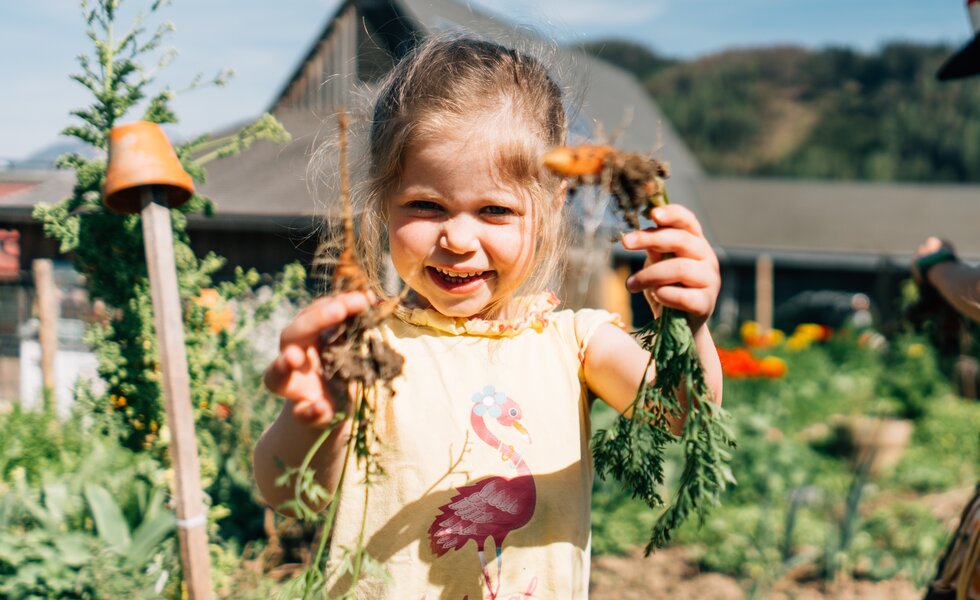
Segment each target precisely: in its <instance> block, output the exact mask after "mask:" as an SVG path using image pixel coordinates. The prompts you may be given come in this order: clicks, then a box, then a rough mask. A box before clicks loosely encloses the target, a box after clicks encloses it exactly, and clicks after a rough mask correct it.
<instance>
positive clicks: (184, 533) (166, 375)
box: [141, 186, 211, 600]
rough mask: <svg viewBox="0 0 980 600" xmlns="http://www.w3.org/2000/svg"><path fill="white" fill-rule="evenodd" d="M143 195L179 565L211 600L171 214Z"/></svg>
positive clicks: (153, 195) (192, 586)
mask: <svg viewBox="0 0 980 600" xmlns="http://www.w3.org/2000/svg"><path fill="white" fill-rule="evenodd" d="M141 194H142V200H143V211H142V218H143V244H144V247H145V248H146V265H147V268H148V270H149V274H150V290H151V294H152V296H153V323H154V326H155V327H156V334H157V345H158V348H157V351H158V354H159V356H160V370H161V380H162V381H163V394H164V399H165V402H166V409H167V422H168V423H169V425H170V453H171V457H172V460H173V467H174V483H175V488H176V489H175V490H174V492H175V496H176V499H177V533H178V539H179V542H180V560H181V565H182V567H183V572H184V581H185V582H186V584H187V595H188V597H189V598H190V600H210V598H211V562H210V557H209V555H208V540H207V530H206V529H205V525H207V513H206V512H205V510H204V503H203V501H202V493H201V477H200V466H199V464H198V459H197V440H196V438H195V435H194V413H193V411H192V409H191V390H190V380H189V377H188V374H187V355H186V353H185V348H184V323H183V319H182V318H181V311H180V297H179V294H178V288H177V267H176V263H175V262H174V243H173V230H172V229H171V224H170V209H169V208H168V207H167V201H166V198H165V197H164V194H163V193H161V192H160V191H159V190H158V189H155V188H153V187H152V186H146V187H143V188H142V189H141Z"/></svg>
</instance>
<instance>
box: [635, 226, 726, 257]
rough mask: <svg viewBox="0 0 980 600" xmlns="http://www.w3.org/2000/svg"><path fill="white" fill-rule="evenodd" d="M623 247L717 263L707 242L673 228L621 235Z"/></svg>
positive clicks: (699, 237)
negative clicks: (709, 260)
mask: <svg viewBox="0 0 980 600" xmlns="http://www.w3.org/2000/svg"><path fill="white" fill-rule="evenodd" d="M623 247H624V248H626V249H627V250H646V251H647V252H649V253H659V254H667V253H671V254H676V255H678V256H683V257H686V258H693V259H698V260H702V259H711V260H713V261H717V258H716V257H715V253H714V250H712V248H711V244H709V243H708V240H706V239H704V238H703V237H701V236H699V235H696V234H694V233H691V232H690V231H686V230H684V229H676V228H673V227H660V228H654V229H644V230H642V231H631V232H629V233H627V234H625V235H623ZM652 256H653V255H652V254H651V257H652Z"/></svg>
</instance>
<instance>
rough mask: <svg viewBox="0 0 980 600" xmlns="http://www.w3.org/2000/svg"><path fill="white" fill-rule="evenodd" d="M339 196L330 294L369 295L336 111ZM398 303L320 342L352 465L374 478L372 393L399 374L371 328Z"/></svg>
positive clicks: (343, 130)
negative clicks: (339, 227) (345, 413)
mask: <svg viewBox="0 0 980 600" xmlns="http://www.w3.org/2000/svg"><path fill="white" fill-rule="evenodd" d="M338 119H339V136H340V140H339V141H340V182H341V183H340V185H341V189H340V193H341V197H342V200H343V203H344V249H343V251H342V252H341V254H340V256H339V258H338V260H337V264H336V267H335V269H334V272H333V285H332V286H331V287H332V290H331V292H332V293H334V294H342V293H347V292H363V293H365V294H369V295H370V286H369V284H368V279H367V276H366V275H365V274H364V271H363V270H362V269H361V267H360V265H359V264H358V262H357V259H356V257H355V254H354V223H353V216H352V210H351V200H350V183H349V181H348V175H347V119H346V116H345V114H344V112H343V110H341V111H340V113H339V115H338ZM400 300H401V299H400V298H397V297H396V298H391V299H387V300H384V301H382V302H380V303H378V304H374V305H372V306H369V307H368V308H367V309H365V310H364V311H363V312H361V313H359V314H357V315H353V316H351V317H348V318H347V319H346V320H345V321H344V322H343V323H341V324H339V325H338V326H337V327H335V328H334V329H333V330H332V331H330V332H328V333H327V334H326V336H325V337H324V339H323V351H322V353H321V363H322V365H323V373H322V375H323V378H324V380H325V381H326V382H327V384H328V386H329V387H330V388H332V389H339V390H341V391H342V392H343V393H346V395H347V401H348V407H349V410H350V416H351V417H352V418H353V428H352V435H351V443H353V444H354V453H355V455H356V456H357V458H358V461H360V462H362V463H366V465H365V466H366V472H367V474H368V475H369V476H371V475H373V474H376V473H380V467H379V465H378V456H377V444H376V441H377V433H376V431H375V428H374V417H375V409H376V401H377V393H376V392H377V391H378V390H379V389H383V390H385V391H386V392H387V393H389V394H390V393H392V382H393V381H394V379H395V378H396V377H398V375H400V374H401V372H402V366H403V365H404V363H405V359H404V357H402V355H400V354H398V352H396V351H395V350H394V349H393V348H392V347H391V346H389V345H388V343H387V342H385V341H384V340H383V339H381V338H380V337H379V336H378V335H377V332H376V331H374V330H375V328H376V327H377V326H378V325H380V324H381V322H382V321H384V320H385V319H387V318H388V317H389V316H391V314H392V312H394V310H395V307H397V306H398V303H399V302H400Z"/></svg>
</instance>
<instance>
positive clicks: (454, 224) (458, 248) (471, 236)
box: [439, 215, 480, 254]
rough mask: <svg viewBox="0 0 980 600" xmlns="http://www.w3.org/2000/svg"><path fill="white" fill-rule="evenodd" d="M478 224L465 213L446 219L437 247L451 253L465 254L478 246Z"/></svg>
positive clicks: (473, 250)
mask: <svg viewBox="0 0 980 600" xmlns="http://www.w3.org/2000/svg"><path fill="white" fill-rule="evenodd" d="M479 244H480V236H479V225H478V224H477V223H474V222H473V220H472V219H470V218H469V217H468V216H467V215H459V216H456V217H453V218H451V219H446V220H445V221H444V222H443V225H442V232H441V234H440V236H439V247H440V248H442V249H443V250H448V251H449V252H452V253H453V254H467V253H469V252H475V251H476V250H477V248H479Z"/></svg>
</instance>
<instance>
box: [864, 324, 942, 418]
mask: <svg viewBox="0 0 980 600" xmlns="http://www.w3.org/2000/svg"><path fill="white" fill-rule="evenodd" d="M946 390H948V385H946V384H945V383H944V382H943V377H942V375H941V374H940V372H939V368H938V365H937V362H936V355H935V351H934V350H933V348H932V346H931V345H930V344H929V343H928V342H927V341H926V340H925V338H923V337H921V336H917V335H914V334H911V333H904V334H901V335H899V336H896V337H895V338H894V339H892V340H891V343H890V344H889V345H888V347H887V349H886V350H885V352H884V354H883V355H882V357H881V368H880V371H879V373H878V377H877V380H876V385H875V393H876V398H877V405H876V407H875V412H878V413H879V414H886V415H892V416H896V417H898V418H902V419H918V418H919V417H921V416H922V415H923V414H924V413H925V412H926V411H927V410H928V407H929V405H930V404H931V403H932V401H933V400H935V398H936V396H938V395H939V394H940V393H942V392H944V391H946Z"/></svg>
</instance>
